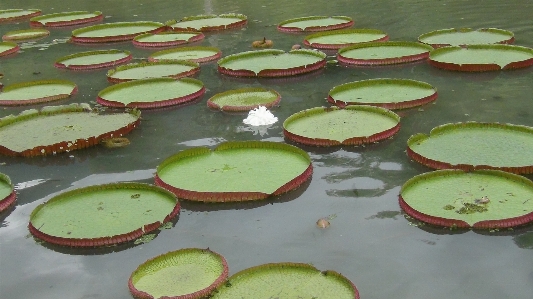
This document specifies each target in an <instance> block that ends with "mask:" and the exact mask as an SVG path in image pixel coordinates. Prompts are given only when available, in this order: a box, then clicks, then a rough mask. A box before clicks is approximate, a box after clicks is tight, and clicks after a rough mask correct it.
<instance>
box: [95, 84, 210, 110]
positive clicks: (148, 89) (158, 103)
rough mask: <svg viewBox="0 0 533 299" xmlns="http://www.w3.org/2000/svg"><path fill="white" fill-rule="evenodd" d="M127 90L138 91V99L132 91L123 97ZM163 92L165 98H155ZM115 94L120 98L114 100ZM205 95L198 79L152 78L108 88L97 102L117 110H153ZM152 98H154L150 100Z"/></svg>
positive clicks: (99, 96) (202, 85)
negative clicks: (159, 92)
mask: <svg viewBox="0 0 533 299" xmlns="http://www.w3.org/2000/svg"><path fill="white" fill-rule="evenodd" d="M153 85H158V87H155V88H154V87H153ZM126 89H138V90H137V92H136V93H135V95H136V96H138V98H136V99H135V98H132V97H133V95H132V92H131V91H127V92H125V93H124V95H123V96H121V95H120V92H121V91H124V90H126ZM171 89H172V90H171ZM163 90H164V91H165V92H166V93H167V95H165V97H164V98H155V97H157V96H158V95H159V94H158V92H156V91H163ZM170 91H172V94H169V93H170ZM113 93H115V95H114V96H115V97H117V95H116V93H118V98H113V97H112V96H111V94H113ZM204 93H205V87H204V84H203V83H202V81H200V80H197V79H193V78H181V79H173V78H150V79H141V80H133V81H128V82H124V83H118V84H116V85H112V86H109V87H106V88H104V89H103V90H101V91H100V92H99V93H98V97H97V98H96V102H98V103H99V104H101V105H104V106H108V107H116V108H125V107H127V108H141V109H153V108H161V107H167V106H174V105H179V104H183V103H187V102H191V101H194V100H195V99H197V98H199V97H200V96H202V95H203V94H204ZM150 96H152V97H151V98H150ZM121 99H125V101H126V102H127V103H124V102H121V101H120V100H121Z"/></svg>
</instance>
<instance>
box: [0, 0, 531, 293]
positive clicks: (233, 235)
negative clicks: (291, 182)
mask: <svg viewBox="0 0 533 299" xmlns="http://www.w3.org/2000/svg"><path fill="white" fill-rule="evenodd" d="M11 8H39V9H41V10H42V11H43V14H49V13H56V12H63V11H76V10H88V11H96V10H100V11H102V12H103V13H104V15H105V16H106V18H105V20H104V22H119V21H141V20H143V21H159V22H165V21H167V20H170V19H180V18H182V17H185V16H191V15H198V14H207V13H214V14H221V13H242V14H244V15H247V16H248V20H249V23H248V25H247V26H246V27H245V28H243V29H237V30H231V31H227V32H220V33H215V34H211V33H210V34H207V35H206V39H205V40H204V41H203V42H202V43H201V45H206V46H215V47H219V48H220V49H221V50H222V53H223V55H224V56H225V55H228V54H233V53H237V52H242V51H247V50H250V49H251V46H250V45H251V43H252V42H253V41H254V40H260V39H262V38H263V37H266V38H267V39H271V40H273V41H274V47H275V48H278V49H284V50H288V49H290V47H291V46H292V45H293V44H295V43H302V41H303V37H304V35H298V34H284V33H280V32H277V30H276V28H275V25H276V24H277V23H279V22H281V21H283V20H286V19H290V18H295V17H303V16H309V15H345V16H349V17H352V18H353V19H354V20H355V26H354V28H372V29H379V30H383V31H385V32H386V33H388V34H389V36H390V39H391V40H393V41H396V40H398V41H399V40H408V41H415V40H416V39H417V37H418V36H419V35H421V34H423V33H427V32H429V31H433V30H438V29H445V28H453V27H471V28H485V27H495V28H501V29H505V30H510V31H512V32H514V34H515V37H516V41H515V44H517V45H521V46H526V47H533V29H532V27H531V16H532V15H533V2H531V1H528V0H522V1H518V0H510V1H499V0H486V1H460V0H453V1H451V0H450V1H449V0H441V1H434V0H420V1H406V0H405V1H394V0H382V1H370V0H362V1H357V2H355V1H341V0H338V1H322V0H313V1H280V0H276V1H272V0H270V1H265V0H255V1H246V0H243V1H229V0H221V1H209V0H205V1H200V0H197V1H161V0H150V1H148V0H145V1H130V0H114V1H108V0H92V1H71V2H65V1H63V0H46V1H45V0H31V1H30V0H17V1H15V0H4V1H1V3H0V9H11ZM28 27H29V24H28V22H27V21H22V22H20V23H11V24H2V25H0V34H4V33H6V32H7V31H11V30H19V29H26V28H28ZM71 30H72V28H68V29H51V30H50V31H51V34H50V36H49V37H47V38H45V39H41V40H39V41H37V42H33V43H25V44H23V45H22V48H23V49H22V51H20V53H18V54H17V55H14V56H9V57H2V58H0V73H3V74H4V78H3V79H0V80H1V82H3V83H4V85H9V84H14V83H18V82H24V81H32V80H39V79H68V80H71V81H73V82H75V83H76V84H77V85H78V87H79V92H78V93H77V94H76V95H75V96H73V97H71V98H69V99H68V100H62V101H59V102H55V103H54V104H68V103H74V102H77V103H83V102H91V101H95V99H96V95H97V93H98V92H99V91H100V90H102V89H103V88H105V87H107V86H108V85H109V83H108V82H107V80H106V77H105V74H106V71H107V70H96V71H86V72H74V71H69V70H60V69H57V68H54V66H53V63H54V61H55V60H57V59H58V58H60V57H62V56H65V55H68V54H72V53H76V52H82V51H88V50H93V49H94V50H97V49H122V50H129V51H131V52H132V53H133V55H134V57H135V59H139V60H141V59H146V58H147V57H148V56H149V55H150V54H151V53H153V52H154V51H155V50H149V49H140V48H135V47H133V46H132V44H131V43H130V42H124V43H115V44H100V45H78V44H71V43H67V42H66V41H67V39H68V38H69V36H70V33H71ZM197 78H198V79H200V80H202V81H203V82H204V84H205V86H206V88H207V92H206V94H205V95H204V96H203V97H202V98H201V99H200V101H199V102H196V103H194V104H192V105H187V106H182V107H176V108H171V109H165V110H160V111H144V112H143V120H142V123H141V125H140V126H139V127H138V128H137V129H135V130H134V131H132V132H131V133H130V134H129V135H128V136H127V137H128V138H129V139H130V141H131V144H130V145H129V146H127V147H124V148H119V149H107V148H104V147H100V146H97V147H93V148H89V149H85V150H79V151H75V152H71V153H65V154H60V155H56V156H46V157H36V158H11V157H4V156H2V157H0V165H1V166H0V172H2V173H5V174H7V175H8V176H10V177H11V180H12V181H13V183H14V184H15V185H16V186H17V187H18V189H19V190H18V193H19V194H18V202H17V204H16V206H15V207H14V208H13V209H11V210H10V211H9V212H8V213H3V214H0V221H1V224H0V293H1V297H2V298H6V299H11V298H40V299H47V298H73V299H74V298H75V299H81V298H115V299H122V298H131V295H130V294H129V291H128V287H127V280H128V278H129V276H130V274H131V272H132V271H133V270H134V269H135V268H136V267H137V266H138V265H139V264H141V263H143V262H144V261H145V260H147V259H149V258H151V257H154V256H156V255H159V254H162V253H165V252H168V251H172V250H177V249H181V248H189V247H198V248H207V247H209V248H210V249H212V250H214V251H216V252H218V253H220V254H222V255H223V256H224V257H225V258H226V259H227V261H228V264H229V267H230V274H232V273H235V272H237V271H240V270H242V269H245V268H248V267H252V266H256V265H259V264H263V263H273V262H302V263H311V264H313V265H314V266H316V267H317V268H319V269H321V270H328V269H329V270H335V271H337V272H340V273H342V274H343V275H344V276H346V277H347V278H348V279H350V280H351V281H353V282H354V284H355V285H356V286H357V287H358V289H359V291H360V294H361V298H364V299H373V298H374V299H377V298H434V299H439V298H494V299H495V298H515V299H518V298H524V299H526V298H531V294H533V227H531V226H528V227H525V228H521V229H517V230H515V231H512V232H505V233H501V232H500V233H488V232H486V233H480V232H474V231H459V232H457V231H450V230H445V229H435V228H427V227H426V226H417V225H416V223H411V222H409V221H408V220H407V219H406V218H405V217H404V215H403V213H402V211H401V210H400V208H399V205H398V193H399V191H400V188H401V186H402V184H403V183H404V182H405V181H406V180H408V179H409V178H411V177H412V176H414V175H417V174H420V173H424V172H427V171H430V169H429V168H426V167H423V166H421V165H419V164H417V163H415V162H413V161H411V160H410V159H409V158H408V157H407V156H406V154H405V149H406V140H407V138H409V136H411V135H413V134H415V133H428V132H429V131H430V130H431V128H433V127H435V126H438V125H441V124H444V123H449V122H462V121H489V122H507V123H513V124H520V125H527V126H533V87H532V82H533V71H532V68H526V69H521V70H515V71H501V72H490V73H472V74H471V73H459V72H450V71H444V70H440V69H436V68H433V67H432V66H430V65H429V64H427V63H426V62H422V63H416V64H409V65H399V66H392V67H383V68H348V67H341V66H336V65H328V66H327V68H326V69H325V70H323V71H319V72H317V73H313V74H311V75H305V76H301V77H294V78H290V79H287V80H257V79H238V78H232V77H227V76H223V75H219V74H218V72H217V70H216V63H208V64H204V65H202V70H201V72H200V74H199V76H198V77H197ZM372 78H406V79H414V80H419V81H424V82H427V83H429V84H431V85H433V86H435V87H436V88H437V89H438V92H439V98H438V99H437V101H436V102H435V103H433V104H429V105H426V106H423V107H421V109H411V110H407V111H400V115H401V116H402V121H401V129H400V132H399V133H398V134H397V135H395V136H394V138H392V139H391V140H386V141H383V142H380V143H378V144H374V145H369V146H366V147H363V146H359V147H344V148H333V149H317V148H310V147H301V148H303V149H304V150H306V151H308V152H309V154H310V156H311V159H312V162H313V166H314V173H313V176H312V179H311V180H310V181H309V182H308V183H306V184H305V185H304V186H302V187H300V188H299V189H297V190H295V191H292V192H289V193H287V194H285V195H283V196H279V197H275V198H270V199H267V200H265V201H261V202H256V203H252V204H229V205H204V204H195V203H188V202H183V204H182V208H183V209H182V212H181V215H180V216H179V220H178V221H177V222H176V224H175V226H174V227H173V228H172V229H168V230H163V231H162V232H161V233H160V234H159V235H158V236H157V237H156V238H155V239H154V240H152V241H151V242H149V243H146V244H141V245H136V246H132V247H130V248H124V247H121V246H118V247H113V248H111V249H108V250H73V249H65V248H60V247H55V246H50V245H47V244H41V243H39V242H37V241H36V240H35V239H33V238H32V237H31V236H29V235H28V230H27V224H28V219H29V215H30V213H31V211H32V210H33V209H34V208H35V207H36V206H37V205H38V204H40V203H43V202H45V201H46V200H48V199H50V198H51V197H52V196H54V195H56V194H58V193H60V192H64V191H66V190H69V189H73V188H79V187H84V186H88V185H93V184H101V183H108V182H115V181H140V182H147V183H152V182H153V174H154V171H155V168H156V167H157V165H158V164H159V163H160V162H161V161H162V160H164V159H165V158H166V157H168V156H170V155H172V154H174V153H176V152H178V151H180V150H183V149H187V148H190V147H192V146H199V145H207V146H215V145H216V144H218V143H220V142H222V141H224V140H271V141H277V142H284V138H283V133H282V125H281V123H282V121H283V120H285V119H286V118H287V117H288V116H290V115H291V114H293V113H295V112H298V111H300V110H303V109H307V108H311V107H316V106H323V105H324V106H326V105H327V102H326V100H325V98H326V96H327V94H328V92H329V90H330V89H331V88H333V87H334V86H336V85H340V84H343V83H347V82H352V81H357V80H364V79H372ZM258 86H264V87H267V88H272V89H275V90H276V91H278V92H279V93H280V94H281V95H282V100H281V105H280V107H277V108H274V109H273V110H272V112H273V113H274V115H275V116H276V117H278V118H279V119H280V122H278V123H276V124H274V125H273V126H272V127H270V128H269V129H268V130H267V131H266V132H254V131H253V129H251V128H250V127H247V126H246V125H244V124H243V123H242V120H243V119H244V118H245V117H246V114H242V115H235V114H225V113H221V112H217V111H212V110H209V109H208V108H207V106H206V101H207V99H208V98H210V97H211V96H213V95H215V94H216V93H219V92H223V91H226V90H229V89H236V88H244V87H258ZM35 107H37V108H38V107H40V106H35ZM27 108H28V107H15V108H1V109H0V116H6V115H9V114H17V113H18V112H20V111H22V110H24V109H27ZM530 178H531V177H530ZM258 179H260V178H258ZM328 216H330V218H331V220H330V222H331V226H330V227H329V228H327V229H319V228H317V227H316V221H317V220H318V219H320V218H322V217H328ZM331 298H335V296H332V297H331Z"/></svg>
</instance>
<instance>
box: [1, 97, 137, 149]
mask: <svg viewBox="0 0 533 299" xmlns="http://www.w3.org/2000/svg"><path fill="white" fill-rule="evenodd" d="M140 116H141V114H140V112H139V111H136V110H134V111H131V112H129V113H117V114H102V115H100V114H97V113H94V112H92V110H91V107H89V105H87V104H71V105H67V106H50V107H44V108H42V109H41V110H40V111H38V110H35V109H30V110H26V111H23V112H21V113H20V114H18V115H16V116H14V115H9V116H6V117H3V118H0V154H4V155H9V156H26V157H28V156H37V155H51V154H56V153H61V152H69V151H72V150H76V149H82V148H86V147H89V146H93V145H96V144H98V143H99V142H100V141H101V140H102V139H105V138H111V137H120V136H122V135H124V134H127V133H129V132H130V131H131V130H133V129H134V128H135V127H136V126H137V125H138V124H139V122H140Z"/></svg>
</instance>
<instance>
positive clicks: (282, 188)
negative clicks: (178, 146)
mask: <svg viewBox="0 0 533 299" xmlns="http://www.w3.org/2000/svg"><path fill="white" fill-rule="evenodd" d="M312 172H313V166H312V164H311V160H310V158H309V155H308V154H307V153H306V152H305V151H303V150H301V149H299V148H297V147H295V146H291V145H287V144H283V143H275V142H266V141H263V142H261V141H241V142H224V143H221V144H220V145H219V146H218V147H217V148H216V149H214V150H210V149H209V148H207V147H196V148H191V149H187V150H184V151H181V152H179V153H177V154H175V155H173V156H171V157H169V158H167V159H166V160H165V161H163V163H161V164H160V165H159V166H158V167H157V173H156V177H155V182H156V184H157V185H159V186H163V187H164V188H167V189H169V190H171V191H172V192H174V193H175V194H176V195H177V196H178V197H179V198H183V199H187V200H192V201H204V202H234V201H250V200H260V199H264V198H267V197H268V196H270V195H278V194H281V193H285V192H288V191H290V190H293V189H295V188H297V187H298V186H300V185H301V184H302V183H304V182H305V181H306V180H307V179H309V178H310V177H311V174H312Z"/></svg>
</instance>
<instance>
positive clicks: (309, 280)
mask: <svg viewBox="0 0 533 299" xmlns="http://www.w3.org/2000/svg"><path fill="white" fill-rule="evenodd" d="M211 298H212V299H226V298H227V299H230V298H231V299H233V298H261V299H263V298H265V299H266V298H306V299H311V298H335V299H359V292H358V290H357V288H356V287H355V285H354V284H353V283H352V282H351V281H350V280H349V279H347V278H346V277H344V276H343V275H341V274H340V273H337V272H335V271H331V270H328V271H320V270H318V269H317V268H315V267H313V266H311V265H309V264H300V263H273V264H264V265H259V266H256V267H252V268H248V269H245V270H242V271H240V272H237V273H235V274H233V275H232V276H231V277H230V278H229V279H228V282H227V283H226V284H224V285H222V286H221V287H219V288H218V289H217V290H216V291H215V292H214V293H213V294H212V297H211Z"/></svg>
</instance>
